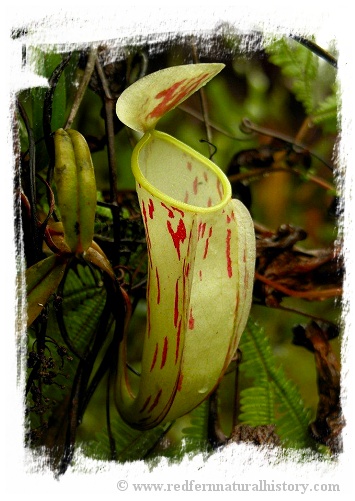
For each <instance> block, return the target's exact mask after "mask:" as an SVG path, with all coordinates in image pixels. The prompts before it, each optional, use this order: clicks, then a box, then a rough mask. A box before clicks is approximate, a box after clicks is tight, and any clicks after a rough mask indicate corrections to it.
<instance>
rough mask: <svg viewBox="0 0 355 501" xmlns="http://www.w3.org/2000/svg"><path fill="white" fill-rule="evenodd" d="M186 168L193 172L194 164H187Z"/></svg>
mask: <svg viewBox="0 0 355 501" xmlns="http://www.w3.org/2000/svg"><path fill="white" fill-rule="evenodd" d="M186 167H187V168H188V169H189V171H191V169H192V163H191V162H187V164H186Z"/></svg>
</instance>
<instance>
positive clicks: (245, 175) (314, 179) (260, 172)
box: [228, 166, 335, 191]
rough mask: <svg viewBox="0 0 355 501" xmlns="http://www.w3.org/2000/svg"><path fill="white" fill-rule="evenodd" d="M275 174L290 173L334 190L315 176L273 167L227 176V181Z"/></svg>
mask: <svg viewBox="0 0 355 501" xmlns="http://www.w3.org/2000/svg"><path fill="white" fill-rule="evenodd" d="M275 172H288V173H290V174H291V173H293V174H297V175H298V176H302V177H307V180H309V181H312V182H313V183H315V184H317V185H318V186H320V187H321V188H324V189H325V190H327V191H334V190H335V188H334V186H333V185H331V184H329V183H327V181H324V179H322V178H320V177H317V176H313V175H311V174H309V173H304V172H302V171H300V170H298V169H297V168H294V167H276V166H275V167H266V168H264V169H260V168H258V169H252V170H250V171H248V172H242V173H239V174H233V175H231V176H229V177H228V179H229V181H230V182H231V183H236V182H238V181H243V180H246V179H250V178H253V177H262V176H264V175H268V174H274V173H275Z"/></svg>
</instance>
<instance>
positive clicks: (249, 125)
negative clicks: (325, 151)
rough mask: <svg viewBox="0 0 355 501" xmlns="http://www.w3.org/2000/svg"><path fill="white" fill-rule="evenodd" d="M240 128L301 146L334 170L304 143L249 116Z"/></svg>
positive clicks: (243, 130)
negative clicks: (255, 121)
mask: <svg viewBox="0 0 355 501" xmlns="http://www.w3.org/2000/svg"><path fill="white" fill-rule="evenodd" d="M240 129H241V130H242V132H245V133H246V134H248V133H250V132H256V133H257V134H261V135H263V136H267V137H274V138H275V139H280V140H281V141H283V142H284V143H288V144H290V145H291V146H292V147H296V148H300V149H301V150H304V151H308V152H309V153H310V154H311V155H313V156H314V157H315V158H317V159H318V160H319V161H320V162H322V163H323V164H324V165H325V166H326V167H328V169H330V170H331V171H333V167H332V166H331V165H329V164H328V163H327V162H326V160H324V158H322V157H320V156H319V155H317V154H316V153H314V152H311V151H310V150H309V149H308V148H307V146H305V145H304V144H302V143H297V142H295V141H294V139H293V138H292V137H290V136H287V135H286V134H282V133H281V132H275V131H274V130H271V129H269V128H267V127H262V126H261V125H257V124H255V123H253V122H252V121H251V120H249V118H243V120H242V124H241V127H240Z"/></svg>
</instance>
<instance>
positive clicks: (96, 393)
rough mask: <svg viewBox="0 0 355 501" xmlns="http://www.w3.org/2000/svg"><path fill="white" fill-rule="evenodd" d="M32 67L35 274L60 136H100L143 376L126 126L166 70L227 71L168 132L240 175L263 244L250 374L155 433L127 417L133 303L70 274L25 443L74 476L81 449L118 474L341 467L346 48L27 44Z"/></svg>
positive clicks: (229, 380)
mask: <svg viewBox="0 0 355 501" xmlns="http://www.w3.org/2000/svg"><path fill="white" fill-rule="evenodd" d="M24 54H25V57H26V58H27V60H28V61H30V60H32V61H36V65H37V68H38V72H39V73H40V74H42V75H43V76H45V77H47V78H48V79H49V88H48V89H45V88H32V89H28V90H25V91H23V92H21V94H19V95H18V100H17V105H18V106H17V121H16V122H15V127H14V134H15V136H16V138H17V140H18V141H15V146H16V148H17V149H16V152H15V153H16V155H17V160H18V169H17V178H16V195H17V200H19V201H20V210H18V209H17V212H16V216H17V222H18V223H19V224H20V226H18V227H20V228H22V230H23V235H21V234H20V232H19V233H18V243H19V245H21V244H20V241H21V239H23V245H24V254H25V260H26V266H27V267H29V266H31V265H32V264H34V263H35V262H37V261H38V260H39V259H41V258H43V256H44V255H47V254H49V253H50V252H51V251H50V250H49V248H48V246H47V245H46V243H45V242H44V229H45V227H46V225H47V224H49V222H50V221H52V220H56V218H57V217H58V214H57V213H56V209H55V207H53V203H52V202H53V201H52V200H51V198H50V189H49V186H50V185H51V176H50V172H51V165H53V143H52V136H51V134H52V132H54V131H55V130H56V129H58V128H60V127H68V126H70V127H72V128H74V129H76V130H78V131H80V132H81V133H82V134H83V135H84V136H85V138H86V140H87V142H88V144H89V146H90V149H91V153H92V158H93V162H94V166H95V173H96V178H97V189H98V193H97V196H98V205H97V216H96V223H95V225H96V226H95V240H96V241H97V242H98V243H99V245H100V246H101V247H102V248H103V250H104V251H105V253H106V255H107V256H108V258H109V259H110V261H111V263H112V265H113V267H114V269H115V272H116V274H117V277H118V280H119V282H120V284H121V286H122V287H123V288H124V289H125V290H126V291H127V293H128V294H129V296H130V298H131V301H132V304H133V307H134V311H135V314H134V317H133V321H132V323H131V326H130V332H131V337H130V339H131V342H130V346H129V350H130V354H129V355H130V360H131V364H132V366H133V367H136V368H138V369H139V354H140V349H141V339H142V334H143V332H144V329H145V314H146V310H145V299H144V298H145V292H146V291H145V280H146V246H145V240H144V231H143V226H142V222H141V217H140V214H139V210H138V205H137V200H136V195H135V191H134V180H133V176H132V174H131V170H130V157H131V152H132V148H133V146H134V144H135V143H136V141H137V137H136V136H135V135H134V133H132V132H130V131H129V130H127V129H126V128H125V127H124V126H123V124H122V123H120V122H119V120H118V119H117V117H116V115H115V103H116V100H117V98H118V96H119V95H120V93H121V92H122V91H123V90H124V88H126V87H127V86H128V85H130V84H132V83H133V82H134V81H135V80H136V79H138V78H141V77H142V76H144V75H145V74H148V73H151V72H153V71H156V70H158V69H162V68H165V67H168V66H174V65H178V64H193V63H196V62H216V61H221V62H223V63H225V64H226V67H225V69H224V70H223V71H222V73H221V74H220V75H218V76H217V77H216V78H215V79H214V80H212V81H211V82H210V83H209V84H208V86H207V87H206V88H205V89H203V90H202V91H200V92H199V93H198V94H196V95H194V96H192V97H191V98H190V99H189V100H188V101H187V102H186V103H184V104H183V105H182V106H180V107H178V108H177V109H175V110H173V111H172V112H170V113H169V114H168V115H167V116H166V117H164V118H163V119H162V120H161V121H160V122H159V125H158V129H159V130H163V131H166V132H168V133H169V134H171V135H172V136H174V137H176V138H178V139H180V140H182V141H184V142H185V143H187V144H188V145H190V146H191V147H193V148H194V149H196V150H198V151H200V152H201V153H203V154H204V155H206V156H208V157H211V158H212V159H213V161H215V162H216V163H217V164H218V165H219V166H220V167H221V168H222V169H223V170H224V172H226V174H227V175H228V176H229V178H230V180H231V183H232V187H233V193H234V196H235V197H237V198H240V199H241V200H242V201H243V202H244V203H245V205H246V206H247V207H248V208H249V210H250V212H251V214H252V217H253V220H254V223H255V230H256V235H257V262H256V275H255V287H254V299H253V306H252V310H251V315H250V320H249V324H248V327H247V329H246V332H245V333H244V335H243V337H242V341H241V344H240V347H239V352H238V356H237V357H236V360H235V361H234V362H233V363H232V364H231V366H230V368H229V370H228V371H227V374H226V375H225V377H224V379H223V381H222V383H221V384H220V387H219V388H218V391H217V392H216V393H215V394H213V395H212V396H211V397H210V399H209V400H208V401H207V402H205V403H204V404H202V405H201V406H200V407H199V408H197V409H195V410H194V411H193V412H192V413H191V415H188V416H184V417H183V418H181V419H179V420H177V421H176V422H175V423H171V424H170V425H169V426H164V427H163V426H160V427H158V428H156V429H154V430H152V431H149V432H138V431H136V430H133V429H130V428H129V427H128V426H127V425H126V424H124V423H123V422H122V420H121V419H120V417H119V415H118V414H117V411H116V409H115V407H114V405H113V398H112V382H113V377H114V372H115V363H116V362H117V360H116V356H117V342H118V337H119V333H118V330H117V325H118V324H119V323H120V321H121V320H122V318H121V316H122V315H124V307H123V304H122V298H121V297H120V296H119V295H117V294H116V293H115V292H114V291H113V290H112V288H111V287H110V285H109V284H108V282H107V280H106V279H105V276H103V274H102V273H101V272H100V271H99V270H98V269H95V267H94V266H89V265H88V264H87V263H85V262H83V261H81V260H79V259H73V260H72V262H71V264H70V266H69V267H68V268H67V272H66V274H65V278H64V279H63V281H62V283H61V284H60V286H59V288H58V290H57V291H56V293H55V294H54V295H53V296H52V297H51V299H50V301H49V302H48V304H47V305H46V308H45V309H44V310H43V312H42V314H41V315H40V316H39V317H38V318H37V319H36V321H35V322H34V323H33V324H32V325H31V326H30V328H29V330H28V357H27V358H28V367H27V375H28V378H27V386H26V388H25V391H26V398H27V413H26V416H25V419H26V429H27V433H26V445H27V446H28V447H31V448H32V449H33V450H36V449H37V448H39V447H41V446H44V447H45V450H46V458H47V460H48V461H49V463H50V464H51V465H52V467H53V469H54V470H55V471H57V472H59V473H63V472H64V471H65V470H66V468H67V466H68V464H69V463H70V461H71V460H72V455H73V451H74V450H75V448H76V447H81V448H82V450H83V451H84V453H85V454H87V455H90V456H94V457H99V458H103V459H107V460H110V459H114V460H118V461H129V460H133V459H153V458H157V457H160V456H162V455H164V456H167V457H169V458H171V459H176V458H178V457H181V456H182V454H183V453H185V452H196V451H199V450H203V451H207V452H208V451H213V450H214V449H215V448H216V447H220V446H224V445H225V444H227V443H229V442H230V441H236V442H240V441H249V442H252V443H254V444H257V445H263V444H269V445H281V446H282V447H285V448H288V447H291V448H307V449H309V450H311V451H313V452H317V453H319V454H321V455H322V456H324V457H329V456H330V457H332V456H335V455H337V454H338V453H339V452H340V451H341V429H342V426H343V420H342V416H341V409H340V402H339V394H340V365H339V356H340V333H341V328H340V327H341V326H340V314H341V303H340V300H341V285H342V273H343V270H342V259H341V258H342V256H341V234H339V228H338V225H337V221H338V217H339V216H340V213H339V208H340V205H339V200H340V198H339V193H338V192H337V185H336V179H335V174H334V168H335V164H336V156H335V151H336V150H335V148H336V144H337V140H338V138H339V136H338V135H339V130H338V120H337V117H338V111H339V104H338V100H337V81H336V58H335V48H334V47H330V48H327V52H325V51H324V50H323V49H320V48H319V47H318V46H317V45H315V44H314V42H313V41H311V40H308V41H307V40H304V39H302V38H300V37H297V36H294V37H289V38H282V39H277V40H276V39H275V40H271V41H270V40H263V38H262V36H261V35H259V34H255V35H253V36H248V37H245V36H244V37H240V36H238V35H237V34H236V33H234V32H233V31H231V30H230V29H228V27H225V30H222V32H221V33H219V34H218V35H216V36H215V37H211V38H210V39H208V40H203V39H199V38H198V37H196V38H193V39H192V38H186V39H185V38H175V39H169V41H167V42H166V43H161V44H157V45H155V46H154V45H152V44H145V43H140V44H137V45H136V46H126V47H122V46H119V45H118V44H116V43H115V41H112V42H111V43H110V44H103V45H102V46H99V47H95V48H94V47H91V46H90V45H89V46H87V47H83V48H82V49H78V48H75V49H73V51H72V52H66V53H62V52H60V51H59V49H56V48H51V49H48V48H46V47H39V46H38V47H29V46H26V47H24ZM46 183H47V184H46ZM52 188H53V190H54V196H55V187H52ZM208 314H209V313H208V312H206V315H208ZM206 362H207V363H208V361H206ZM41 450H42V453H43V449H41Z"/></svg>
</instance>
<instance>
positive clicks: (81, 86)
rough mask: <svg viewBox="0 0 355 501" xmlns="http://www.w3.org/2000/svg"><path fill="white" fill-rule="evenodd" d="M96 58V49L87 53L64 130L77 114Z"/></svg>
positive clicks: (69, 125)
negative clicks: (83, 69) (82, 73)
mask: <svg viewBox="0 0 355 501" xmlns="http://www.w3.org/2000/svg"><path fill="white" fill-rule="evenodd" d="M96 57H97V49H96V48H95V49H91V50H90V52H89V56H88V60H87V63H86V67H85V71H84V75H83V78H82V79H81V81H80V84H79V87H78V90H77V91H76V94H75V97H74V101H73V105H72V107H71V110H70V113H69V116H68V118H67V122H66V124H65V126H64V129H69V128H70V127H71V125H72V123H73V122H74V120H75V116H76V114H77V112H78V109H79V106H80V104H81V101H82V99H83V97H84V94H85V91H86V88H87V86H88V84H89V82H90V79H91V75H92V73H93V71H94V69H95V61H96Z"/></svg>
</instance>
